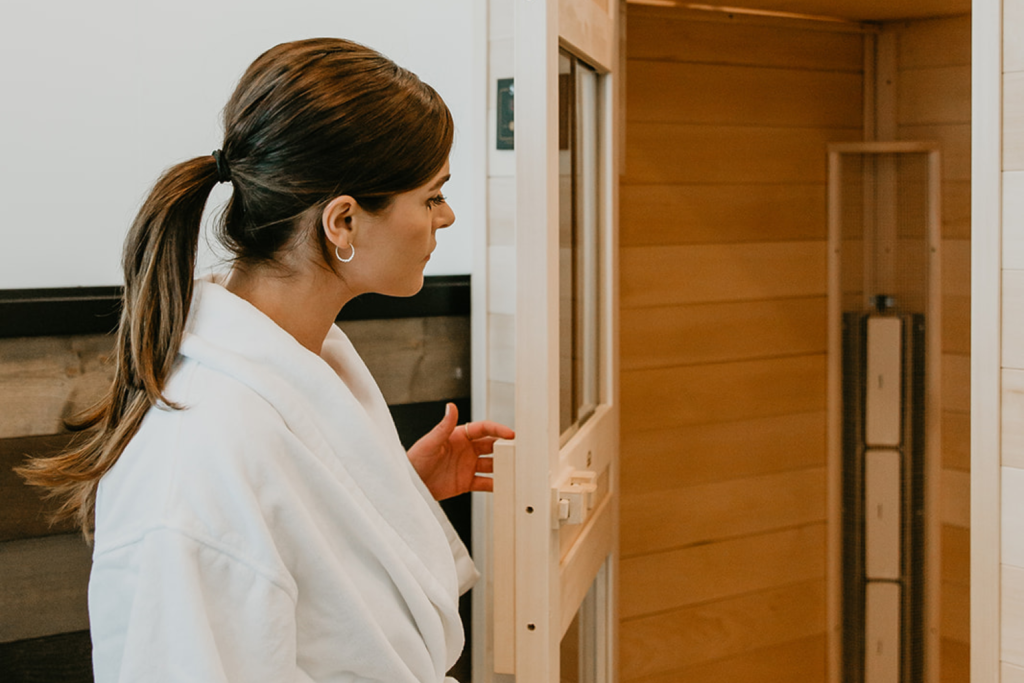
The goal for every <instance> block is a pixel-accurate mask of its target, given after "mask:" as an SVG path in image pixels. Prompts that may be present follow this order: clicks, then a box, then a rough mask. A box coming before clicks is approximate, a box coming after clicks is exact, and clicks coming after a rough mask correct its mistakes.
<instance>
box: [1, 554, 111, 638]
mask: <svg viewBox="0 0 1024 683" xmlns="http://www.w3.org/2000/svg"><path fill="white" fill-rule="evenodd" d="M91 563H92V550H91V549H90V548H89V546H87V545H86V543H85V541H84V540H83V538H82V536H81V535H80V534H65V535H61V536H49V537H47V538H33V539H28V540H23V541H9V542H7V543H4V544H2V545H0V605H3V617H4V618H2V619H0V643H6V642H10V641H15V640H24V639H26V638H39V637H42V636H50V635H54V634H57V633H68V632H71V631H81V630H84V629H87V628H89V616H88V610H87V605H86V588H87V585H88V582H89V568H90V566H91Z"/></svg>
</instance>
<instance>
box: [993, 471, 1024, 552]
mask: <svg viewBox="0 0 1024 683" xmlns="http://www.w3.org/2000/svg"><path fill="white" fill-rule="evenodd" d="M1002 475H1003V476H1002V479H1001V482H1000V485H1001V487H1002V491H1001V492H1000V493H1001V495H1000V497H999V502H1000V505H1001V508H1002V509H1001V513H1002V515H1001V516H1002V526H1001V528H1000V529H999V534H1000V543H999V550H1000V559H1001V561H1002V563H1003V564H1004V565H1012V566H1014V567H1018V568H1021V569H1024V495H1022V494H1024V469H1020V468H1018V467H1006V466H1004V467H1003V468H1002Z"/></svg>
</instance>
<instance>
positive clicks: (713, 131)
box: [623, 122, 863, 185]
mask: <svg viewBox="0 0 1024 683" xmlns="http://www.w3.org/2000/svg"><path fill="white" fill-rule="evenodd" d="M862 135H863V131H862V130H861V128H859V127H857V128H852V127H851V128H828V129H822V128H769V127H761V126H722V125H718V126H710V125H695V124H687V125H681V124H668V123H640V122H634V123H631V124H630V125H629V127H628V128H627V130H626V173H625V176H624V178H623V182H624V183H626V184H631V185H632V184H664V183H757V182H762V183H796V184H805V183H824V182H825V165H826V164H825V162H826V154H825V148H826V145H827V144H828V143H830V142H841V141H852V140H857V139H859V138H860V137H861V136H862Z"/></svg>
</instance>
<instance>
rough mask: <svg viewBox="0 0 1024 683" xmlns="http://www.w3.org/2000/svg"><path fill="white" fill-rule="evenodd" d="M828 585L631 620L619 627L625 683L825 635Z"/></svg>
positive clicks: (815, 584) (814, 583)
mask: <svg viewBox="0 0 1024 683" xmlns="http://www.w3.org/2000/svg"><path fill="white" fill-rule="evenodd" d="M824 628H825V583H824V581H809V582H805V583H796V584H792V585H790V586H784V587H781V588H775V589H772V590H769V591H764V592H761V593H753V594H747V595H741V596H737V597H735V598H730V599H728V600H721V601H716V602H713V603H708V604H705V605H694V606H692V607H686V608H683V609H680V610H674V611H671V612H665V613H661V614H657V615H652V616H649V617H642V618H638V619H630V620H626V621H624V622H622V624H621V625H620V627H619V632H620V639H621V643H622V646H621V658H620V662H621V674H622V678H623V680H627V681H629V680H634V679H638V678H642V677H643V676H652V675H655V674H662V673H667V672H669V671H673V670H677V669H681V668H683V667H687V666H693V665H697V664H702V663H707V662H712V661H716V660H721V659H725V658H727V657H732V656H736V655H739V654H741V653H743V652H750V651H753V650H758V649H762V648H767V647H770V646H772V645H781V644H783V643H789V642H792V641H794V640H798V639H801V638H810V637H813V636H817V635H820V634H821V633H823V631H824Z"/></svg>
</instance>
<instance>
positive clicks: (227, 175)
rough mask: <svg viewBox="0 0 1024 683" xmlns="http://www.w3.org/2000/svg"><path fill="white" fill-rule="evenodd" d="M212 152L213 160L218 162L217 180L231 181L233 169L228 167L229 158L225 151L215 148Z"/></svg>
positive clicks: (221, 181) (219, 181)
mask: <svg viewBox="0 0 1024 683" xmlns="http://www.w3.org/2000/svg"><path fill="white" fill-rule="evenodd" d="M212 154H213V160H214V161H216V162H217V182H218V183H229V182H231V169H230V168H228V160H227V159H225V158H224V152H222V151H220V150H219V149H215V150H213V153H212Z"/></svg>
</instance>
